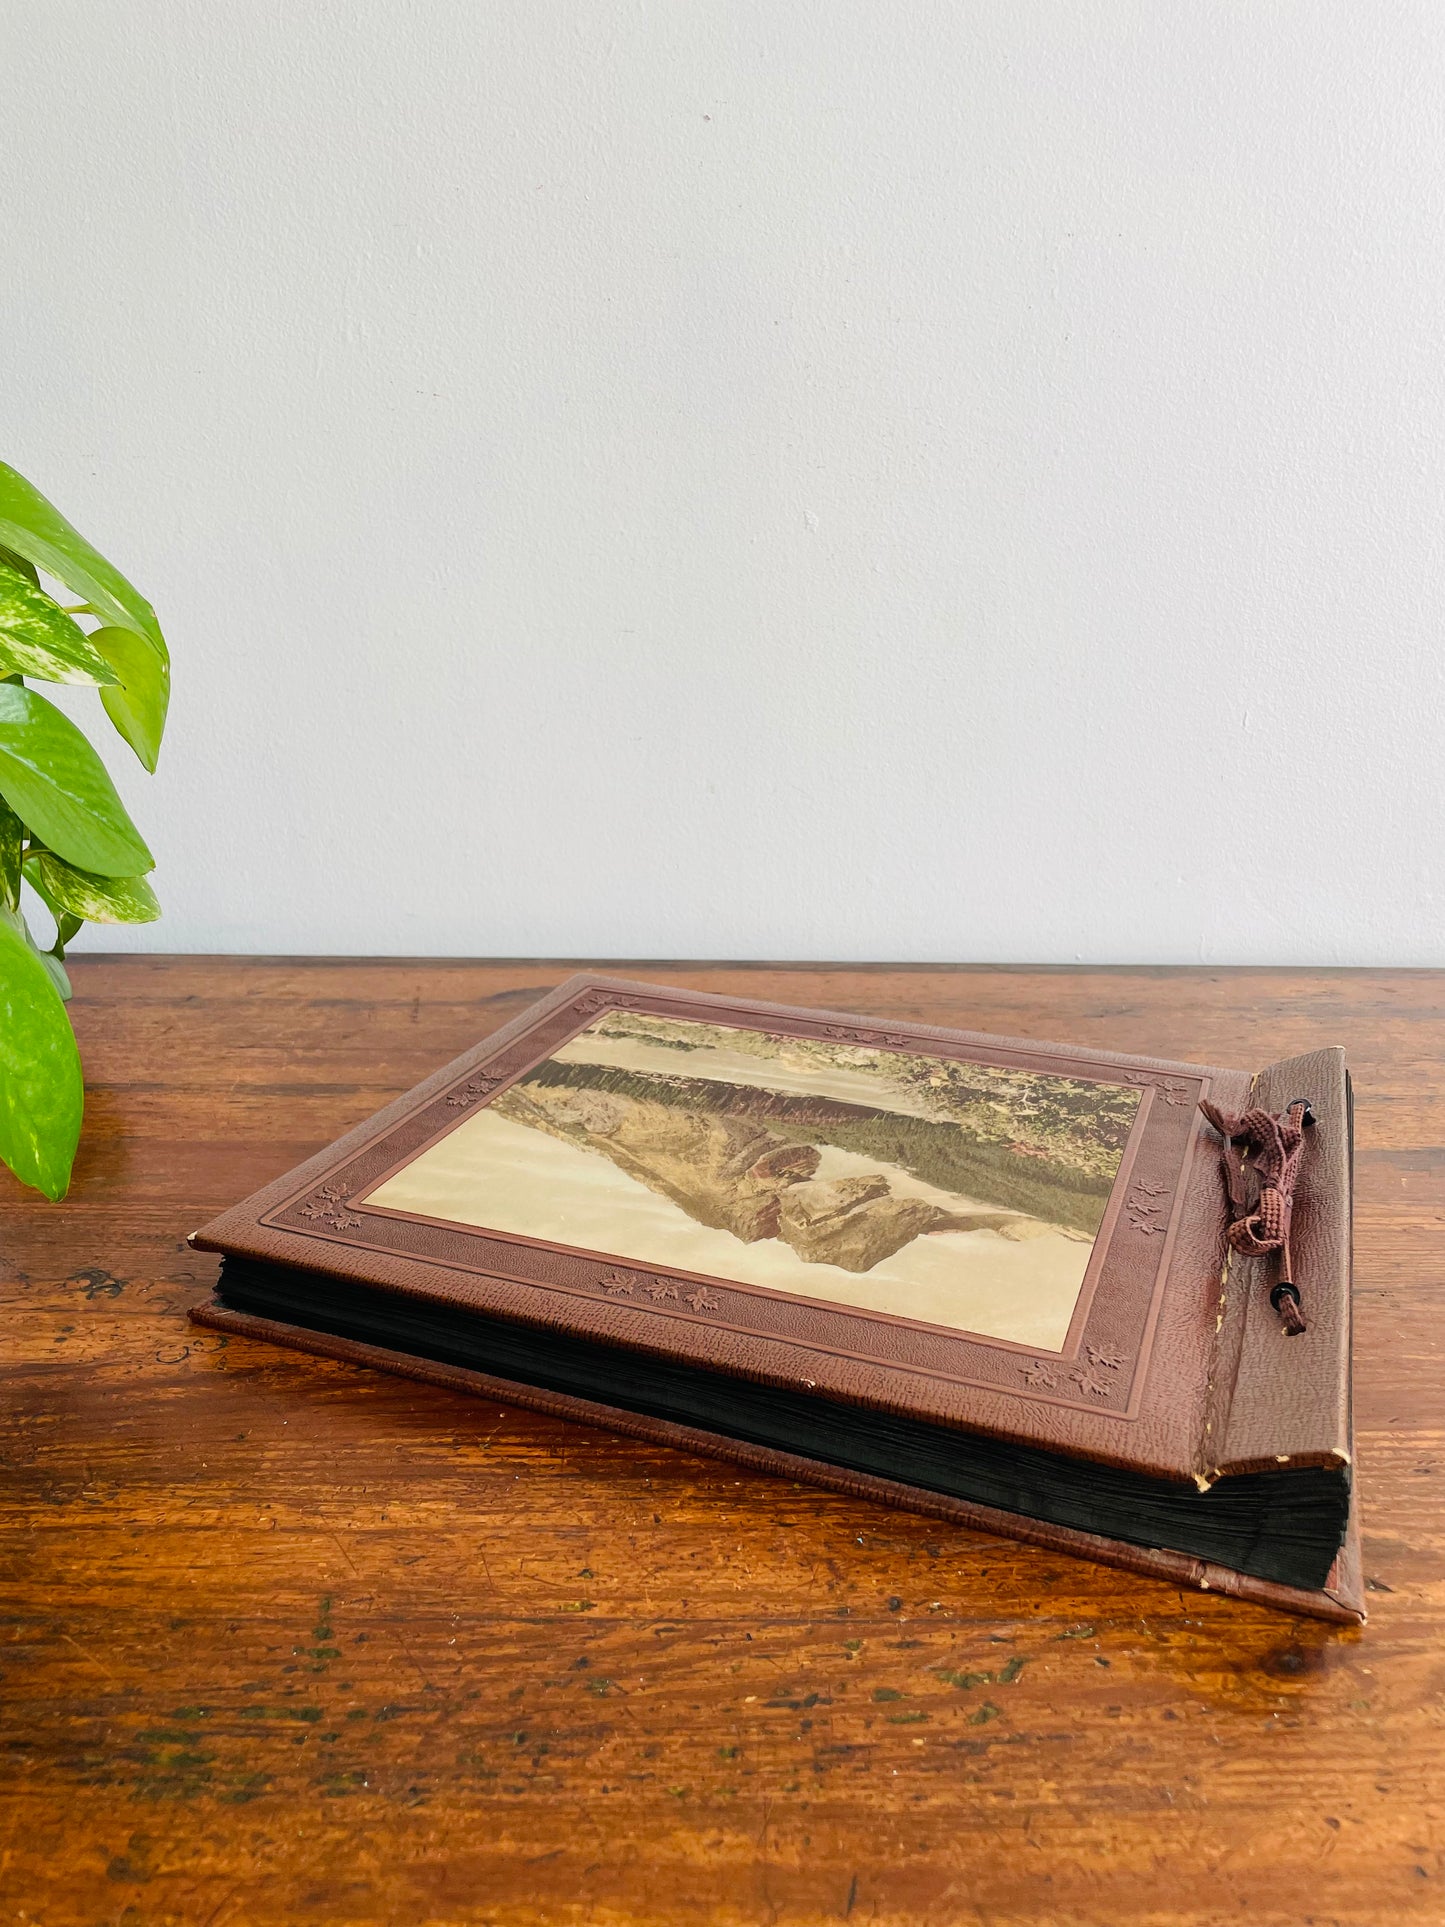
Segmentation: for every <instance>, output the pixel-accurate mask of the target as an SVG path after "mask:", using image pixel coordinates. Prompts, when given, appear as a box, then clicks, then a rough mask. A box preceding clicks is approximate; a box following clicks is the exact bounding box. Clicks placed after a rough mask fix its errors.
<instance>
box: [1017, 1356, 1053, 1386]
mask: <svg viewBox="0 0 1445 1927" xmlns="http://www.w3.org/2000/svg"><path fill="white" fill-rule="evenodd" d="M1019 1370H1020V1371H1021V1372H1022V1373H1023V1375H1024V1377H1025V1378H1026V1379H1027V1380H1028V1382H1029V1384H1030V1385H1057V1384H1058V1382H1059V1381H1058V1379H1057V1378H1056V1377H1055V1376H1054V1374H1053V1373H1052V1372H1051V1371H1050V1370H1049V1368H1048V1366H1047V1365H1045V1364H1042V1363H1041V1362H1040V1360H1038V1359H1037V1358H1036V1359H1035V1360H1034V1362H1033V1364H1032V1365H1020V1366H1019Z"/></svg>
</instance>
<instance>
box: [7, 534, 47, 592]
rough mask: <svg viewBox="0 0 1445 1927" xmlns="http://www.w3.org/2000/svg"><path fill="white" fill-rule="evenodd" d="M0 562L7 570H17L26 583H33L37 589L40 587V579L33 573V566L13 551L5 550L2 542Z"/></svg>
mask: <svg viewBox="0 0 1445 1927" xmlns="http://www.w3.org/2000/svg"><path fill="white" fill-rule="evenodd" d="M0 562H3V563H4V564H5V566H6V568H7V569H18V570H19V571H20V573H21V575H23V576H24V577H25V580H26V581H27V582H33V583H34V584H35V586H36V588H37V589H38V588H39V587H40V577H39V576H38V575H37V574H36V573H35V564H34V563H33V562H27V561H26V560H25V557H24V556H23V555H17V554H16V553H15V551H14V549H7V548H6V547H5V544H4V543H3V542H0Z"/></svg>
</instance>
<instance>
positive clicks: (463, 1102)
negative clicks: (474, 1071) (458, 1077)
mask: <svg viewBox="0 0 1445 1927" xmlns="http://www.w3.org/2000/svg"><path fill="white" fill-rule="evenodd" d="M502 1081H503V1080H502V1078H501V1077H500V1076H492V1077H474V1078H473V1079H472V1080H471V1082H470V1083H468V1084H464V1085H463V1086H462V1088H461V1089H460V1090H459V1091H453V1092H452V1094H451V1096H450V1097H449V1098H448V1099H447V1103H448V1104H450V1105H451V1107H452V1109H453V1110H456V1111H464V1110H465V1109H466V1108H467V1106H468V1105H469V1104H475V1103H476V1102H477V1101H478V1099H479V1098H483V1097H490V1096H491V1094H492V1092H493V1091H494V1090H495V1089H496V1088H497V1086H498V1085H499V1084H500V1083H501V1082H502Z"/></svg>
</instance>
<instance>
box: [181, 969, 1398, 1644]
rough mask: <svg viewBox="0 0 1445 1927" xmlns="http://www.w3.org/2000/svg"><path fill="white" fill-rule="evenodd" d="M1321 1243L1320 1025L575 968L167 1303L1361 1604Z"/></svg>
mask: <svg viewBox="0 0 1445 1927" xmlns="http://www.w3.org/2000/svg"><path fill="white" fill-rule="evenodd" d="M1350 1241H1351V1121H1350V1091H1349V1079H1348V1075H1347V1073H1346V1070H1345V1066H1344V1059H1343V1053H1342V1052H1341V1051H1339V1050H1338V1049H1325V1050H1320V1051H1316V1052H1313V1053H1311V1054H1309V1055H1306V1056H1303V1057H1297V1058H1294V1059H1291V1060H1288V1061H1285V1062H1283V1063H1278V1064H1272V1065H1268V1066H1265V1067H1262V1068H1261V1067H1255V1068H1254V1069H1252V1070H1228V1069H1220V1068H1215V1067H1206V1066H1204V1065H1200V1064H1191V1063H1168V1062H1163V1061H1159V1060H1155V1059H1147V1058H1134V1057H1124V1056H1119V1055H1115V1054H1111V1053H1108V1052H1102V1051H1095V1050H1083V1049H1077V1048H1073V1047H1069V1046H1066V1045H1062V1044H1043V1043H1036V1042H1031V1041H1028V1040H1022V1039H1017V1038H1004V1037H990V1036H985V1035H981V1034H974V1033H969V1032H960V1031H945V1030H939V1029H932V1028H926V1027H923V1026H919V1025H914V1024H909V1023H904V1022H897V1023H894V1022H890V1021H883V1020H879V1019H876V1018H864V1017H856V1016H847V1015H844V1014H839V1013H835V1012H828V1011H816V1010H801V1009H792V1008H788V1007H785V1006H781V1005H775V1004H762V1003H752V1002H747V1001H743V1000H739V999H736V998H731V997H718V996H710V995H707V994H704V993H701V992H697V991H691V990H688V991H684V990H677V989H670V988H667V987H665V986H662V985H653V984H645V983H634V982H630V981H623V980H620V979H611V978H607V977H600V976H597V975H594V974H584V975H581V976H577V977H574V978H572V979H570V980H569V981H568V982H567V983H564V984H563V985H561V986H560V987H559V988H558V989H557V990H555V991H553V992H552V993H551V994H550V995H548V996H546V997H544V998H543V999H542V1000H541V1001H540V1002H539V1003H537V1004H536V1005H534V1006H533V1007H532V1008H531V1009H530V1010H528V1011H526V1012H525V1013H524V1014H523V1015H522V1016H520V1017H519V1018H517V1019H516V1020H514V1021H513V1022H511V1023H510V1024H508V1025H507V1026H506V1027H505V1028H504V1029H502V1030H500V1031H498V1032H496V1033H494V1034H493V1035H492V1036H490V1037H488V1038H487V1039H486V1041H485V1042H484V1043H482V1044H481V1045H479V1046H478V1047H477V1048H476V1049H475V1050H473V1051H470V1052H468V1053H467V1054H466V1055H465V1056H464V1057H462V1058H459V1059H458V1060H457V1061H456V1062H455V1063H453V1064H450V1065H448V1066H447V1067H446V1068H445V1069H444V1070H441V1071H439V1072H438V1073H437V1074H436V1075H435V1076H434V1077H432V1078H430V1079H429V1080H428V1081H427V1082H426V1083H424V1084H422V1085H421V1086H419V1087H418V1088H417V1089H416V1090H414V1091H412V1092H410V1093H409V1094H408V1095H407V1096H405V1097H403V1098H400V1099H398V1100H397V1101H396V1102H395V1103H394V1104H392V1105H390V1106H388V1107H387V1108H386V1109H385V1110H383V1111H382V1112H380V1113H379V1114H378V1115H377V1116H376V1117H374V1118H372V1119H370V1120H369V1121H368V1122H366V1123H364V1124H362V1125H360V1126H359V1127H358V1128H357V1129H356V1130H354V1131H352V1132H351V1133H350V1134H349V1135H348V1136H346V1137H344V1138H342V1139H341V1140H340V1141H339V1142H337V1143H336V1144H333V1145H332V1146H330V1147H329V1148H328V1149H327V1150H325V1151H323V1152H321V1153H320V1154H319V1155H318V1156H316V1157H314V1158H312V1159H310V1160H309V1161H308V1162H307V1163H306V1164H304V1165H303V1166H302V1167H301V1168H300V1169H299V1170H296V1171H293V1172H291V1173H289V1174H288V1175H287V1176H285V1177H283V1178H280V1179H278V1180H277V1181H276V1182H275V1183H274V1184H271V1185H269V1186H268V1187H267V1188H266V1189H265V1190H263V1191H261V1192H259V1193H258V1194H257V1195H256V1196H254V1197H252V1198H250V1199H248V1200H247V1201H246V1202H245V1203H244V1204H241V1205H238V1206H237V1207H236V1208H235V1209H233V1210H231V1211H228V1212H226V1213H225V1214H224V1215H223V1216H222V1217H220V1218H218V1219H217V1220H216V1221H215V1222H214V1223H212V1224H210V1225H207V1226H206V1227H205V1228H204V1229H203V1230H201V1231H198V1232H196V1233H195V1234H193V1237H192V1240H191V1242H192V1244H193V1245H194V1246H196V1247H197V1248H198V1249H201V1250H205V1251H215V1252H220V1253H221V1254H222V1265H221V1271H220V1277H219V1281H218V1284H217V1287H216V1292H215V1297H214V1300H213V1302H212V1303H210V1304H207V1305H205V1306H203V1307H201V1308H199V1309H198V1310H196V1311H195V1312H193V1314H192V1316H193V1317H194V1318H195V1319H197V1320H198V1321H199V1322H200V1323H202V1324H205V1325H210V1326H214V1327H217V1328H219V1329H221V1330H223V1331H227V1332H233V1333H242V1334H246V1335H248V1336H252V1337H256V1338H260V1339H263V1340H266V1341H269V1342H275V1343H280V1344H286V1345H291V1346H296V1347H299V1348H300V1349H302V1350H304V1351H309V1352H313V1353H317V1354H320V1355H322V1356H325V1357H330V1358H337V1359H349V1360H353V1361H355V1362H356V1363H359V1364H365V1365H370V1366H373V1367H377V1368H380V1369H382V1370H385V1371H391V1372H399V1373H402V1374H405V1375H408V1376H410V1377H413V1378H419V1379H423V1380H428V1381H431V1382H433V1383H437V1384H443V1385H447V1386H453V1387H458V1388H460V1389H463V1390H472V1391H476V1392H480V1393H483V1394H485V1395H486V1396H488V1397H492V1398H500V1399H503V1400H507V1401H510V1402H513V1403H516V1404H520V1405H526V1406H531V1407H533V1408H535V1409H538V1410H541V1411H544V1412H548V1413H553V1414H557V1415H559V1416H562V1417H566V1418H571V1419H576V1420H579V1421H581V1422H584V1423H588V1424H592V1425H596V1426H604V1427H609V1428H611V1429H612V1430H614V1431H618V1432H624V1433H630V1434H633V1435H638V1436H642V1437H645V1438H649V1439H655V1440H660V1441H663V1442H667V1443H670V1444H675V1445H677V1446H679V1447H681V1448H683V1449H686V1450H690V1451H699V1452H706V1453H712V1454H716V1455H721V1456H723V1457H726V1458H730V1459H732V1460H734V1461H736V1462H738V1463H741V1464H744V1465H747V1466H750V1467H753V1468H756V1469H758V1470H760V1471H763V1472H771V1473H775V1474H779V1475H781V1476H784V1477H786V1478H789V1479H794V1480H807V1481H811V1482H813V1483H816V1484H819V1485H823V1486H828V1487H831V1488H833V1489H835V1490H838V1491H843V1492H848V1493H854V1494H858V1495H862V1496H868V1497H873V1498H877V1499H880V1500H883V1501H885V1502H888V1503H892V1504H896V1505H901V1506H906V1507H909V1508H911V1509H914V1510H917V1511H922V1512H927V1513H931V1514H934V1515H936V1516H938V1517H941V1518H944V1519H951V1520H955V1521H957V1522H959V1523H962V1524H965V1525H968V1526H971V1527H975V1528H983V1529H986V1530H989V1531H995V1532H1002V1533H1007V1534H1010V1535H1011V1536H1013V1537H1016V1538H1020V1539H1025V1540H1030V1541H1033V1542H1035V1543H1038V1544H1042V1545H1046V1546H1048V1547H1050V1548H1052V1549H1054V1550H1056V1551H1063V1552H1071V1553H1076V1554H1080V1555H1082V1556H1084V1557H1089V1558H1094V1559H1098V1560H1101V1561H1104V1562H1107V1563H1110V1564H1114V1565H1119V1566H1124V1567H1128V1568H1132V1569H1134V1570H1137V1571H1141V1572H1146V1573H1150V1574H1154V1575H1156V1576H1158V1577H1161V1578H1164V1579H1167V1580H1169V1581H1171V1582H1173V1583H1175V1584H1180V1585H1189V1586H1195V1587H1199V1588H1201V1589H1204V1590H1216V1591H1219V1592H1222V1593H1226V1594H1231V1595H1235V1596H1238V1597H1243V1598H1248V1599H1252V1600H1256V1601H1259V1602H1262V1603H1265V1604H1273V1605H1277V1606H1281V1607H1284V1608H1287V1609H1290V1610H1293V1611H1296V1612H1303V1613H1309V1614H1313V1615H1316V1616H1318V1617H1321V1618H1326V1619H1334V1620H1339V1621H1347V1622H1358V1621H1360V1620H1362V1619H1363V1617H1364V1610H1363V1595H1362V1583H1361V1578H1360V1572H1359V1557H1358V1526H1357V1518H1356V1509H1355V1506H1354V1504H1353V1497H1352V1470H1353V1468H1352V1447H1351V1434H1350Z"/></svg>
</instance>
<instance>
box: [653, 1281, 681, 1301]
mask: <svg viewBox="0 0 1445 1927" xmlns="http://www.w3.org/2000/svg"><path fill="white" fill-rule="evenodd" d="M647 1295H648V1297H649V1298H651V1300H652V1302H653V1304H654V1305H660V1304H661V1303H662V1301H663V1300H664V1299H665V1298H671V1299H672V1301H673V1303H674V1304H676V1302H677V1286H676V1285H668V1284H664V1283H663V1281H662V1279H661V1278H654V1279H653V1280H652V1282H651V1283H650V1284H649V1285H648V1287H647Z"/></svg>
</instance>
